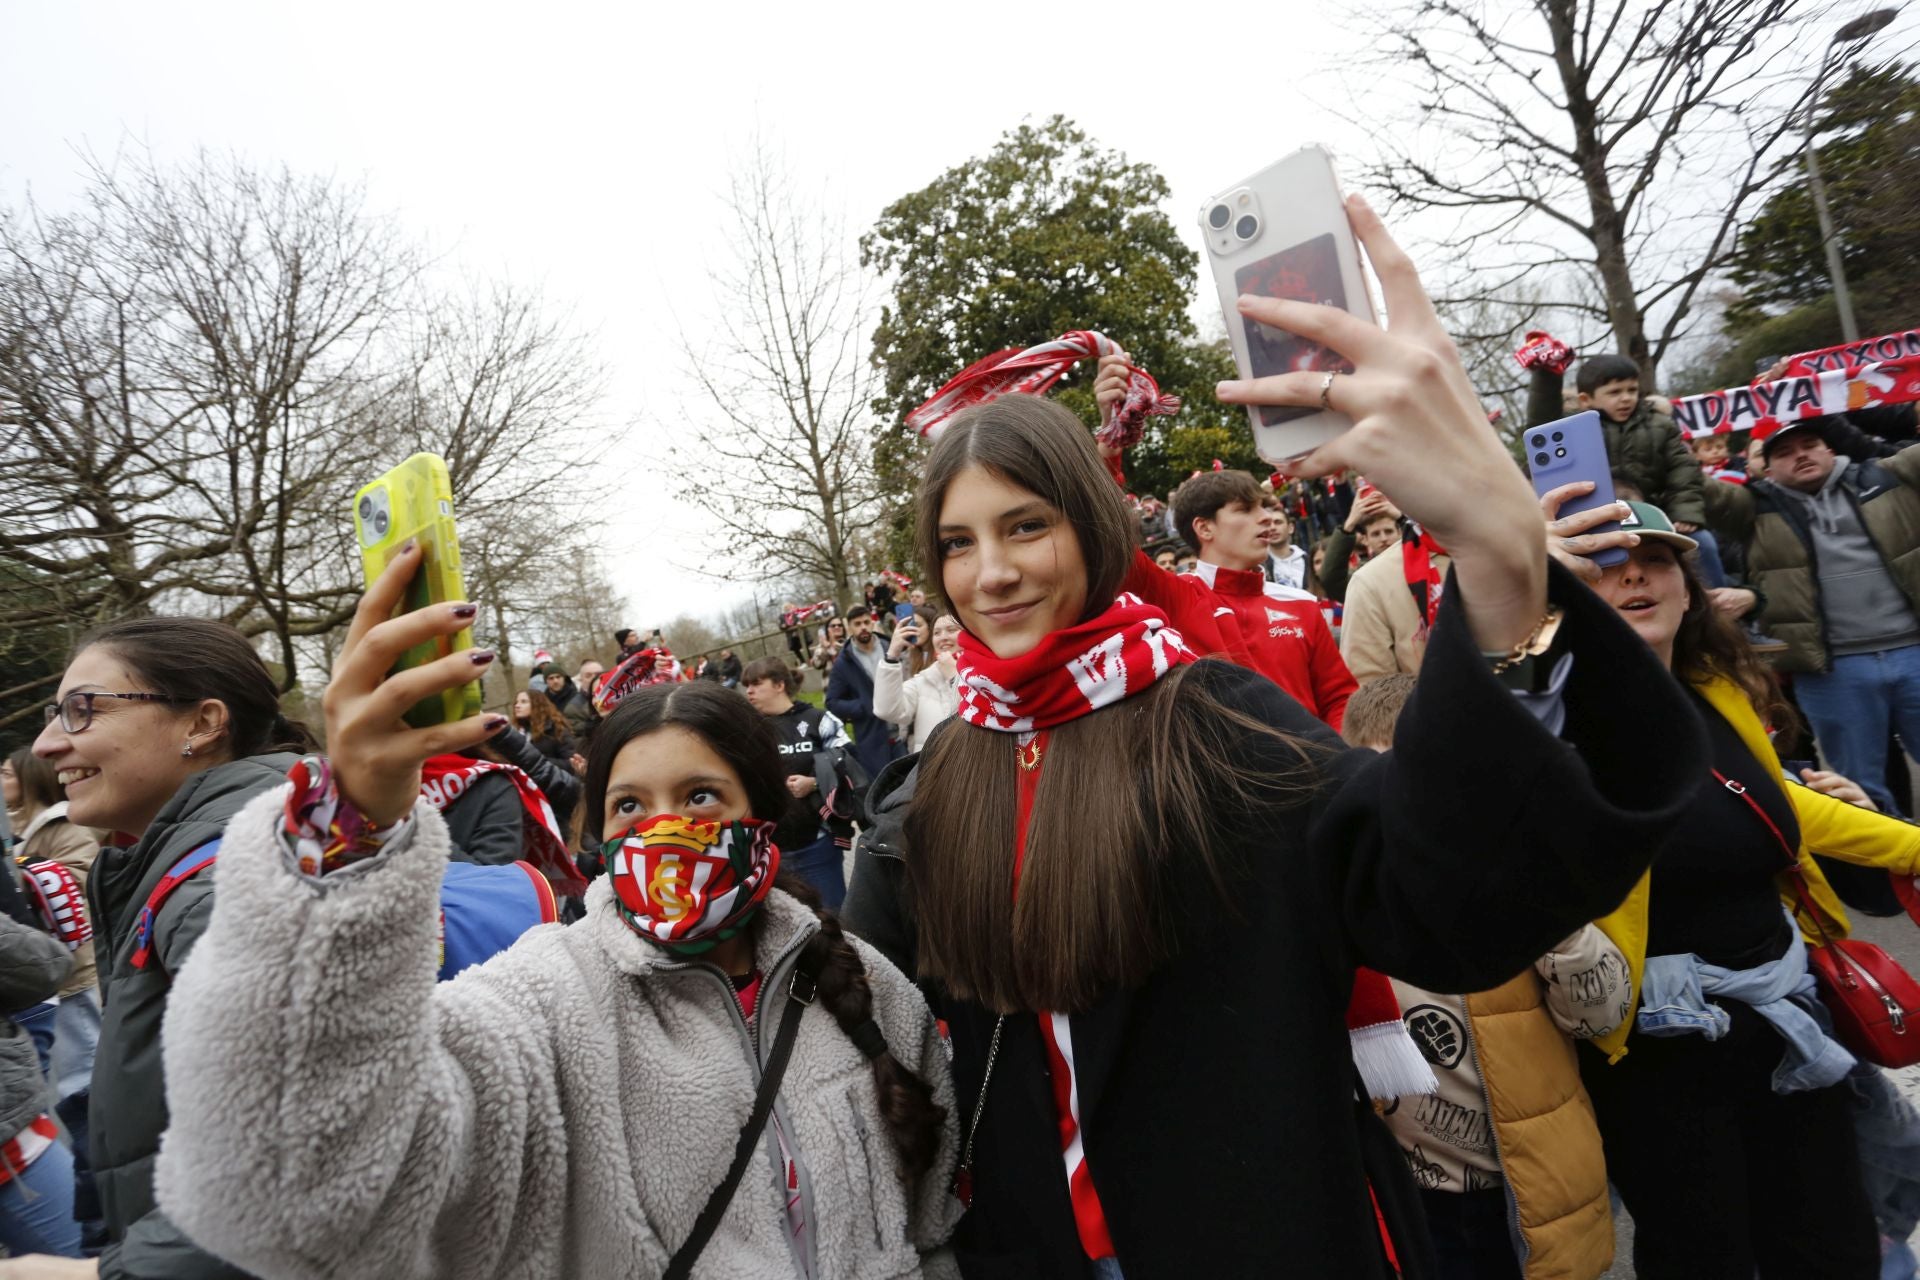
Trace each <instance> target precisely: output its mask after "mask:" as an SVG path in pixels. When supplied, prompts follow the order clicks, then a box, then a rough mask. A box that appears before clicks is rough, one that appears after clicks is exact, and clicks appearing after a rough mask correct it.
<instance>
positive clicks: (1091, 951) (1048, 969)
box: [906, 395, 1321, 1012]
mask: <svg viewBox="0 0 1920 1280" xmlns="http://www.w3.org/2000/svg"><path fill="white" fill-rule="evenodd" d="M970 467H984V468H986V469H987V470H989V471H991V472H993V473H994V474H995V475H997V476H999V477H1000V478H1001V479H1003V480H1005V481H1007V482H1008V483H1009V484H1014V485H1018V486H1019V487H1021V488H1023V489H1026V490H1028V491H1029V492H1031V493H1033V494H1034V495H1036V496H1037V497H1039V498H1042V499H1044V500H1045V501H1046V502H1048V503H1049V504H1051V505H1052V506H1053V507H1054V508H1055V509H1057V510H1058V511H1059V512H1060V513H1061V514H1062V516H1063V517H1064V518H1065V522H1066V524H1067V525H1068V527H1069V528H1071V529H1072V530H1073V532H1074V534H1075V536H1077V537H1078V539H1079V541H1080V550H1081V555H1082V557H1083V559H1084V560H1085V563H1086V566H1087V569H1086V572H1087V606H1086V613H1085V615H1084V617H1083V618H1082V619H1077V620H1076V621H1084V619H1085V617H1092V616H1094V615H1096V614H1098V613H1100V612H1102V611H1104V610H1105V609H1106V608H1108V607H1109V606H1110V605H1111V604H1112V603H1113V599H1114V597H1115V596H1116V595H1117V594H1118V593H1119V590H1120V585H1121V582H1122V580H1123V579H1124V578H1125V576H1126V574H1127V571H1128V569H1129V567H1130V565H1131V563H1132V560H1133V556H1134V554H1135V544H1136V538H1135V530H1134V522H1133V521H1132V520H1131V519H1129V517H1128V514H1127V510H1126V507H1125V505H1124V504H1123V503H1122V501H1121V498H1120V493H1119V490H1118V488H1117V486H1115V484H1114V483H1113V479H1112V477H1111V476H1110V475H1108V473H1107V470H1106V467H1105V466H1104V465H1103V464H1102V463H1101V461H1100V458H1099V455H1098V454H1097V453H1096V452H1095V450H1094V446H1093V441H1092V440H1091V439H1090V438H1089V436H1088V433H1087V430H1086V428H1085V427H1084V426H1082V425H1081V423H1080V421H1079V419H1077V418H1075V417H1074V416H1073V414H1071V413H1070V412H1068V411H1067V410H1065V409H1063V408H1061V407H1060V406H1058V405H1056V404H1053V403H1051V402H1049V401H1046V400H1041V399H1038V398H1036V397H1031V396H1020V395H1014V396H1006V397H1004V398H1002V399H1000V400H996V401H993V402H991V403H989V404H986V405H981V406H978V407H975V408H972V409H968V410H966V411H965V412H963V413H960V414H958V415H956V416H955V417H954V419H953V421H952V422H951V423H949V424H948V426H947V429H946V430H945V432H943V433H942V435H941V437H940V440H939V442H938V443H937V444H935V446H934V448H933V452H932V455H931V456H930V457H929V458H928V460H927V470H926V477H925V479H924V480H923V481H922V483H921V488H920V493H919V497H918V507H919V510H918V533H919V553H920V562H921V564H923V565H926V566H929V567H931V568H932V569H934V570H935V571H936V573H935V576H936V577H938V576H940V575H939V573H938V572H937V571H938V569H939V567H940V565H941V562H942V556H941V553H940V544H939V538H938V530H939V524H940V511H941V507H942V505H943V503H944V502H945V499H946V493H947V490H948V488H949V487H950V486H951V485H952V484H953V482H954V480H955V479H956V478H957V477H958V476H959V475H960V474H961V473H962V472H964V471H966V470H967V469H968V468H970ZM940 585H941V589H942V592H943V593H944V590H945V584H944V582H942V583H941V584H940ZM1194 670H1195V669H1194V668H1192V667H1182V668H1178V669H1176V670H1175V671H1174V672H1173V673H1171V674H1170V675H1168V676H1167V677H1165V678H1163V679H1161V680H1158V681H1156V682H1155V683H1154V684H1153V685H1152V686H1151V687H1150V688H1148V689H1146V690H1144V691H1142V692H1141V693H1139V694H1136V695H1135V696H1133V697H1131V698H1128V699H1126V700H1125V701H1124V702H1121V703H1119V704H1117V705H1115V706H1113V707H1110V708H1107V709H1105V710H1103V711H1100V712H1098V713H1096V714H1090V715H1084V716H1081V717H1079V718H1078V719H1076V720H1072V721H1069V722H1068V723H1066V724H1062V725H1060V726H1058V727H1056V728H1055V729H1053V730H1052V732H1051V733H1050V735H1049V739H1048V746H1047V754H1046V762H1045V767H1044V769H1043V771H1042V773H1041V775H1040V784H1039V787H1038V789H1037V790H1036V792H1035V794H1034V804H1033V816H1032V820H1031V823H1030V825H1029V827H1028V831H1027V843H1026V859H1025V862H1024V863H1023V864H1022V868H1021V874H1020V893H1019V897H1018V900H1017V901H1016V900H1015V898H1014V895H1013V843H1014V834H1015V832H1014V828H1015V823H1016V821H1017V813H1018V797H1019V783H1018V775H1017V768H1018V766H1017V765H1016V763H1015V759H1014V751H1015V739H1014V738H1013V737H1012V736H1011V735H1008V734H1004V733H996V732H994V731H992V730H988V729H980V728H975V727H973V726H971V725H967V724H964V723H962V724H956V725H954V726H953V727H952V728H950V729H947V730H944V731H943V732H942V733H941V734H940V736H939V737H938V738H937V739H935V741H934V743H933V745H932V746H931V747H929V748H928V750H927V752H926V754H925V755H924V756H923V757H922V759H921V761H920V765H919V769H920V776H919V781H918V783H917V784H916V790H915V793H914V802H913V805H912V808H911V809H910V810H909V812H908V816H907V823H906V833H907V841H908V844H909V846H910V848H911V850H912V853H911V856H909V857H908V859H907V870H908V877H907V882H908V892H909V896H910V898H911V901H912V906H913V910H914V914H915V917H916V919H917V920H918V923H919V931H920V939H919V943H920V945H919V967H920V972H921V974H922V975H924V976H927V977H933V978H938V979H940V980H941V981H943V982H944V983H945V984H946V986H947V988H948V989H949V990H950V991H952V992H953V993H954V994H955V995H957V996H960V997H962V998H964V999H971V1000H975V1001H977V1002H979V1003H981V1004H983V1005H985V1006H987V1007H988V1008H990V1009H994V1010H996V1011H999V1012H1015V1011H1021V1010H1031V1009H1052V1010H1060V1011H1063V1012H1064V1011H1072V1010H1076V1009H1084V1008H1086V1007H1087V1006H1088V1005H1090V1004H1091V1003H1092V1002H1093V1001H1094V1000H1095V999H1097V998H1098V997H1099V996H1100V995H1101V994H1102V993H1103V992H1105V991H1107V990H1109V989H1112V988H1113V987H1116V986H1129V985H1134V984H1137V983H1138V982H1140V981H1141V980H1142V979H1144V978H1145V977H1146V976H1147V974H1148V973H1150V972H1151V971H1152V970H1153V969H1155V968H1156V967H1158V966H1159V965H1161V964H1162V963H1164V962H1165V960H1166V959H1167V958H1168V957H1169V956H1170V955H1171V953H1172V949H1173V945H1174V943H1173V929H1172V928H1171V927H1170V921H1169V920H1168V918H1167V917H1168V915H1169V912H1168V909H1167V903H1166V895H1165V894H1164V892H1163V889H1162V885H1161V879H1162V877H1164V876H1166V875H1168V874H1189V875H1191V874H1193V873H1195V872H1197V873H1198V874H1199V875H1200V876H1202V877H1204V878H1205V879H1207V880H1210V881H1211V882H1212V883H1213V885H1214V886H1215V887H1216V888H1219V889H1220V890H1221V891H1222V900H1223V905H1224V902H1225V887H1226V884H1227V876H1228V875H1229V874H1230V870H1231V869H1230V868H1228V867H1227V866H1226V865H1225V862H1224V854H1225V851H1226V848H1227V845H1228V843H1229V841H1228V839H1227V835H1226V832H1227V827H1228V826H1229V825H1230V823H1231V821H1233V820H1239V821H1241V822H1242V823H1244V821H1246V820H1247V819H1248V818H1250V817H1251V816H1252V815H1253V814H1257V813H1260V812H1263V811H1264V812H1267V813H1270V812H1271V811H1272V808H1273V807H1275V806H1277V805H1283V804H1289V803H1297V802H1299V801H1301V800H1304V799H1305V798H1306V797H1307V795H1308V794H1309V793H1310V791H1311V788H1312V787H1313V785H1314V784H1315V782H1316V781H1317V779H1318V777H1319V772H1318V768H1317V764H1318V761H1319V759H1320V758H1321V757H1320V753H1319V751H1318V750H1317V749H1316V748H1314V747H1312V746H1311V745H1309V744H1307V743H1305V742H1303V741H1299V740H1295V739H1292V738H1289V737H1287V736H1286V735H1284V734H1281V733H1280V732H1279V731H1277V730H1275V729H1273V728H1272V727H1270V726H1268V725H1266V724H1265V723H1263V722H1261V721H1258V720H1255V719H1253V718H1251V717H1249V716H1247V715H1245V714H1243V713H1241V712H1239V711H1236V710H1235V709H1233V708H1231V707H1228V706H1226V705H1224V704H1223V703H1221V702H1220V701H1219V700H1218V699H1216V698H1214V697H1213V696H1212V695H1211V694H1209V693H1208V692H1207V691H1206V690H1205V688H1204V687H1203V682H1202V681H1200V680H1196V679H1193V678H1192V672H1193V671H1194ZM1250 734H1252V735H1260V736H1263V737H1265V738H1266V739H1267V740H1268V745H1269V747H1277V748H1278V751H1275V750H1266V751H1261V752H1258V753H1257V754H1258V755H1260V756H1263V757H1266V759H1264V760H1263V761H1262V762H1261V764H1260V766H1259V767H1258V768H1255V767H1251V766H1250V761H1249V758H1248V755H1247V754H1246V746H1247V740H1248V735H1250Z"/></svg>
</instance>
